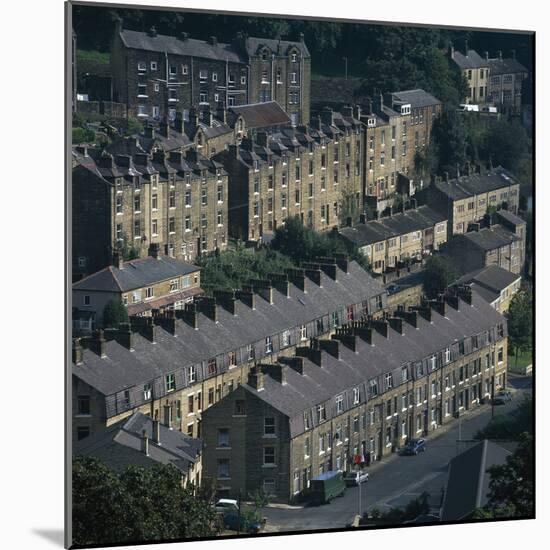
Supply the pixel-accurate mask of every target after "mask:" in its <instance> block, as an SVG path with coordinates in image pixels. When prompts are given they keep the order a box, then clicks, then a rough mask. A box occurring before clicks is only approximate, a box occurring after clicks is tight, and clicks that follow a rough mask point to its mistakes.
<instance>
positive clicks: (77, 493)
mask: <svg viewBox="0 0 550 550" xmlns="http://www.w3.org/2000/svg"><path fill="white" fill-rule="evenodd" d="M218 530H219V528H218V522H217V519H216V514H215V512H214V510H213V508H212V507H211V506H210V503H209V502H208V501H206V500H204V499H202V498H200V497H198V496H196V495H194V491H193V488H192V487H187V488H183V487H182V485H181V473H180V472H179V470H178V469H176V468H175V467H174V466H172V465H161V464H159V465H157V466H154V467H152V468H140V467H137V466H129V467H128V468H127V469H126V470H125V471H124V472H123V473H121V474H116V473H113V472H112V471H111V470H110V469H109V468H107V466H105V465H104V464H103V463H102V462H101V461H99V460H98V459H96V458H90V457H78V456H77V457H75V458H74V461H73V533H74V535H73V536H74V541H73V543H74V544H82V545H85V544H99V545H103V544H116V543H124V542H131V541H156V540H169V539H185V538H192V537H207V536H212V535H215V534H217V532H218Z"/></svg>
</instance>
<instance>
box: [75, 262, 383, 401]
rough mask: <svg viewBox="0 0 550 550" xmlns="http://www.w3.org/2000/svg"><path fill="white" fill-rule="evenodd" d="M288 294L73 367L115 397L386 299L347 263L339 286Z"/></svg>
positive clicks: (111, 349)
mask: <svg viewBox="0 0 550 550" xmlns="http://www.w3.org/2000/svg"><path fill="white" fill-rule="evenodd" d="M289 294H290V296H289V297H287V296H286V295H283V294H282V293H281V292H279V291H278V290H276V289H273V304H269V303H268V302H267V301H266V300H264V299H263V298H260V297H258V296H256V300H255V306H254V309H251V308H250V307H249V306H247V305H246V304H244V303H242V302H240V301H239V302H237V307H238V311H237V313H238V314H237V315H232V314H231V313H229V312H228V311H226V310H225V309H224V308H222V307H218V309H217V322H216V323H215V322H214V321H212V320H211V319H210V318H208V317H207V316H205V315H204V314H202V313H199V314H198V327H199V328H198V329H197V330H195V329H194V328H192V327H191V326H190V325H188V324H187V323H185V322H184V321H182V320H179V319H178V320H176V334H175V336H174V335H172V334H170V333H168V332H166V331H164V330H162V329H160V327H159V330H158V331H157V335H156V344H154V345H153V344H152V343H151V342H150V341H149V340H148V339H147V338H145V337H143V336H141V335H140V334H138V333H134V334H133V340H132V347H133V349H134V350H135V351H130V350H128V349H127V348H125V347H124V346H122V345H121V344H119V343H118V342H116V341H115V340H111V341H108V342H106V344H105V347H106V357H104V358H101V357H99V356H98V355H97V354H96V353H94V352H93V351H91V350H89V349H84V350H83V362H82V363H81V364H78V365H73V374H74V375H75V376H77V377H78V378H80V379H82V380H83V381H85V382H86V383H87V384H89V385H90V386H92V387H93V388H96V389H97V390H98V391H99V392H101V393H103V394H104V395H112V394H114V393H116V392H118V391H122V390H124V389H127V388H130V387H133V386H137V385H139V384H143V383H146V382H150V381H151V380H152V379H154V378H160V377H162V376H163V375H164V374H165V373H172V372H180V371H183V370H184V369H185V367H187V366H190V365H193V364H197V363H199V364H200V363H201V362H202V361H206V360H207V359H210V358H214V357H217V356H219V355H221V354H224V353H228V352H229V351H233V350H239V349H241V348H245V347H246V346H247V345H249V344H256V343H258V342H261V343H262V345H264V342H265V338H266V337H267V336H271V335H275V334H279V333H282V331H284V330H286V329H288V328H293V327H298V326H300V325H303V324H307V323H309V322H312V321H314V320H315V319H319V318H321V317H324V316H327V317H328V315H329V313H331V312H333V311H341V310H343V308H344V307H345V306H346V305H349V304H358V303H361V302H362V301H369V300H371V299H374V297H376V296H380V295H385V294H384V290H383V288H382V287H381V286H380V284H379V283H378V282H376V281H375V279H374V278H373V277H372V276H371V275H369V274H368V273H367V272H366V271H365V270H364V269H362V268H361V267H360V266H359V265H358V264H357V263H356V262H350V263H349V267H348V272H347V273H344V272H343V271H342V270H340V269H339V268H337V280H336V281H335V280H333V279H331V278H330V277H328V276H325V275H324V274H322V286H318V285H317V284H315V283H313V282H312V281H311V280H309V279H308V280H307V292H303V291H302V290H301V289H300V288H299V287H297V286H295V285H294V284H290V285H289ZM201 368H202V367H200V365H199V367H198V368H197V371H198V372H197V376H198V377H199V379H200V377H204V378H206V377H207V374H206V373H205V374H204V376H203V374H201ZM223 368H225V367H224V366H223V365H220V369H223ZM178 376H179V374H178ZM184 376H186V375H184V374H182V377H184ZM177 383H178V384H185V385H186V384H187V380H186V378H182V379H179V378H178V382H177Z"/></svg>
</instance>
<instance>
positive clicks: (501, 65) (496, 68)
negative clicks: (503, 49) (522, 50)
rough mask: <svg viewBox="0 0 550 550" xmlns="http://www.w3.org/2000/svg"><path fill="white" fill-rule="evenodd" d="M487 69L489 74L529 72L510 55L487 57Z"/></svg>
mask: <svg viewBox="0 0 550 550" xmlns="http://www.w3.org/2000/svg"><path fill="white" fill-rule="evenodd" d="M489 69H490V70H491V73H490V74H491V76H497V75H501V74H513V73H528V72H529V71H528V70H527V69H526V68H525V67H524V66H523V65H522V64H521V63H520V62H519V61H517V60H516V59H513V58H511V57H509V58H503V59H500V58H498V57H497V58H494V59H489Z"/></svg>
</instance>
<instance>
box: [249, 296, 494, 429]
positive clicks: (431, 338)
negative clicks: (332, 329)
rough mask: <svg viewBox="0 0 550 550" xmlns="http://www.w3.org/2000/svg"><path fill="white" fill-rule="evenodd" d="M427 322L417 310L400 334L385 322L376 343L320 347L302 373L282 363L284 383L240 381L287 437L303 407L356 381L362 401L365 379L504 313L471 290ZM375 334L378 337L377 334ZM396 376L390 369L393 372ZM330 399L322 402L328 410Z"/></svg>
mask: <svg viewBox="0 0 550 550" xmlns="http://www.w3.org/2000/svg"><path fill="white" fill-rule="evenodd" d="M432 321H433V322H432V323H430V322H429V321H427V320H426V319H424V318H422V317H421V316H420V315H419V316H418V328H417V329H415V328H413V327H412V326H410V325H407V324H406V323H405V322H404V323H403V324H404V325H405V326H404V334H399V333H398V332H396V331H395V330H393V329H392V328H388V331H389V334H388V338H384V337H383V336H381V335H378V334H376V335H375V336H377V338H376V340H375V345H373V346H372V345H370V344H368V343H367V342H366V341H364V340H363V339H362V338H360V337H357V348H356V351H352V350H351V349H349V348H347V347H346V346H344V345H340V346H339V350H340V357H339V359H336V358H335V357H334V356H332V355H330V354H329V353H327V352H325V351H322V352H321V353H322V360H321V364H322V367H319V366H318V365H316V364H314V363H312V362H311V361H310V360H309V359H306V358H304V374H303V375H302V374H300V373H298V372H297V371H295V370H293V369H292V368H291V367H287V369H286V384H281V383H280V382H278V381H276V380H275V379H274V378H272V377H271V376H269V375H267V374H264V377H263V378H264V389H263V390H259V391H258V390H256V389H255V388H253V387H251V386H249V385H248V384H244V385H243V387H244V388H245V389H246V390H248V391H250V392H251V393H253V394H254V395H255V396H256V397H258V398H259V399H261V400H263V401H265V402H266V403H268V404H269V405H271V406H272V407H274V408H275V409H276V410H278V411H280V412H281V413H283V414H284V415H286V416H288V417H289V419H290V429H291V434H292V437H294V436H296V435H297V434H299V433H302V432H303V431H304V423H303V413H304V411H310V410H315V409H316V406H317V405H319V404H322V403H326V402H328V401H329V400H331V399H332V398H333V397H334V396H335V395H337V394H338V393H342V392H344V391H345V390H350V391H351V388H355V387H359V388H360V395H361V401H362V402H364V401H365V400H366V399H367V397H368V395H367V390H368V386H367V384H368V381H369V380H371V379H373V378H376V377H380V376H382V375H383V374H385V373H388V372H393V371H395V370H396V369H400V368H401V366H402V365H403V364H408V363H414V362H415V361H420V360H422V359H424V358H426V357H428V356H430V355H431V354H435V353H439V352H441V350H443V349H445V348H446V347H448V346H451V345H453V344H455V343H456V342H457V341H459V340H462V339H464V338H465V337H467V336H471V335H477V334H479V333H481V332H483V331H485V330H489V329H491V328H493V327H495V326H496V325H497V324H499V323H502V322H503V317H502V315H500V314H499V313H498V312H497V311H496V310H495V309H493V308H492V307H491V306H490V305H489V304H488V303H487V302H486V301H485V300H483V299H482V298H481V297H479V296H477V295H476V294H473V295H472V306H470V305H468V304H466V303H465V302H463V301H462V300H460V302H459V309H458V310H456V309H454V308H453V307H451V306H447V308H446V311H445V316H442V315H440V314H439V313H437V312H436V311H435V310H432ZM378 336H379V337H378ZM394 376H395V375H394ZM329 407H332V403H329V404H327V415H328V417H330V416H331V414H332V412H331V411H329V410H328V408H329Z"/></svg>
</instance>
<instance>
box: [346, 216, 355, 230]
mask: <svg viewBox="0 0 550 550" xmlns="http://www.w3.org/2000/svg"><path fill="white" fill-rule="evenodd" d="M352 222H353V220H352V218H351V216H348V217H347V218H346V227H351V226H352V225H353V223H352Z"/></svg>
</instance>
